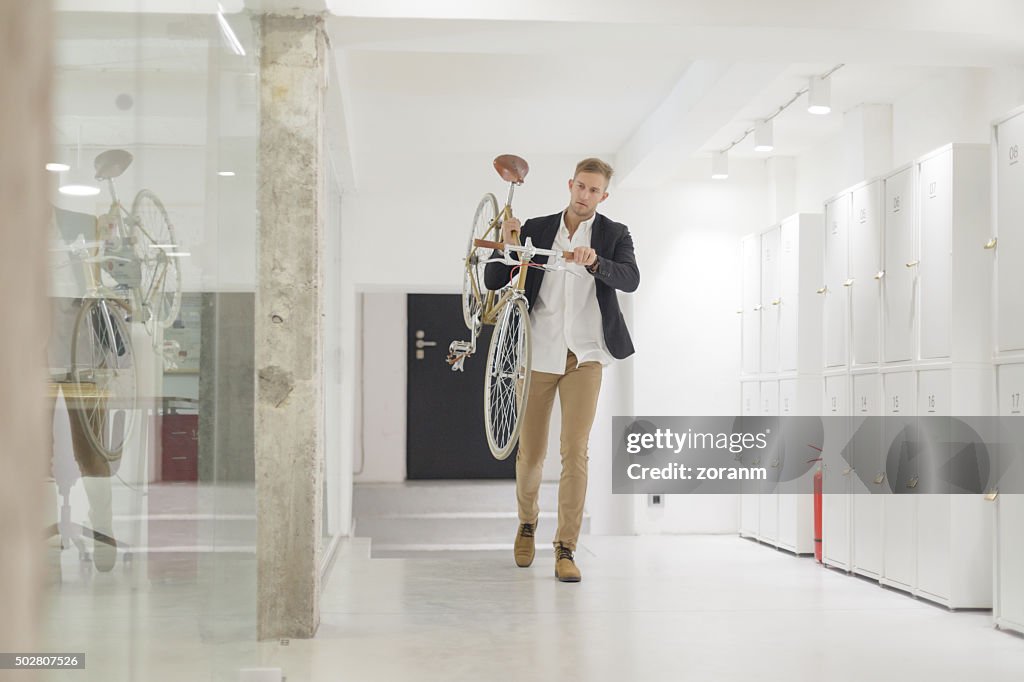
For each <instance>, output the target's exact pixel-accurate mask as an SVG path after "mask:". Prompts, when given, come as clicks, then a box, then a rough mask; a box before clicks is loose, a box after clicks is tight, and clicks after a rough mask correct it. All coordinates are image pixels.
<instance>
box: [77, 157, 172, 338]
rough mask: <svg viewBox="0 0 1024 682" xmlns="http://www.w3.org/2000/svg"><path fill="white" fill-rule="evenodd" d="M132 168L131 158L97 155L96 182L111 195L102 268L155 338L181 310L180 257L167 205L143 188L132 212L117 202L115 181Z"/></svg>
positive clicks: (103, 222) (104, 227) (105, 216)
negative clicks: (127, 297) (103, 182)
mask: <svg viewBox="0 0 1024 682" xmlns="http://www.w3.org/2000/svg"><path fill="white" fill-rule="evenodd" d="M131 163H132V155H131V153H129V152H127V151H125V150H123V149H108V150H107V151H105V152H102V153H100V154H99V155H97V156H96V159H95V161H94V164H93V165H94V167H95V169H96V179H97V180H105V181H106V183H107V189H108V191H109V192H110V208H109V209H108V210H107V212H106V213H105V214H103V215H102V216H100V222H99V226H98V227H99V231H100V235H99V237H100V239H101V240H102V242H103V245H102V251H101V256H102V258H101V260H102V267H103V269H104V270H105V271H106V272H107V273H108V274H109V275H110V276H111V277H112V278H113V279H114V281H115V282H117V287H116V288H119V289H122V290H127V291H129V292H130V294H131V296H130V298H131V301H132V311H133V313H135V314H137V315H139V317H141V319H142V322H143V324H144V325H145V327H146V331H147V332H149V334H150V336H153V337H154V341H155V336H156V334H155V332H156V327H157V325H159V326H160V327H162V328H167V327H169V326H171V325H172V324H173V323H174V321H175V320H176V319H177V317H178V311H179V310H180V309H181V268H180V267H179V265H178V258H179V257H180V254H179V253H178V252H177V248H178V245H177V242H175V239H174V226H173V225H172V224H171V221H170V219H169V218H168V216H167V210H166V209H165V208H164V205H163V202H161V201H160V199H159V198H158V197H157V196H156V195H155V194H154V193H153V192H151V191H150V190H148V189H143V190H139V192H138V193H136V195H135V198H134V199H133V200H132V208H131V211H128V210H127V209H126V208H125V207H124V206H123V205H122V204H121V202H120V200H119V199H118V198H117V192H116V191H115V190H114V178H116V177H119V176H120V175H121V174H122V173H124V172H125V171H126V170H127V169H128V167H129V166H130V165H131Z"/></svg>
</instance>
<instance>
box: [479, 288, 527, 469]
mask: <svg viewBox="0 0 1024 682" xmlns="http://www.w3.org/2000/svg"><path fill="white" fill-rule="evenodd" d="M531 353H532V348H531V337H530V317H529V312H528V310H527V307H526V301H525V300H524V299H522V298H513V299H511V300H510V301H508V302H507V303H506V304H505V305H504V306H503V307H502V310H501V314H500V315H499V316H498V320H497V323H496V324H495V325H494V334H493V335H492V336H491V344H490V347H489V348H488V350H487V365H486V367H485V370H484V431H485V432H486V434H487V445H488V447H489V448H490V449H491V454H492V455H494V458H495V459H498V460H502V459H505V458H506V457H508V456H509V455H510V454H512V451H513V450H514V449H515V447H516V444H517V443H518V442H519V432H520V430H521V429H522V426H523V415H524V414H525V413H526V401H527V398H528V397H529V394H530V367H531V365H530V363H531Z"/></svg>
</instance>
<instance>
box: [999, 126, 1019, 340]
mask: <svg viewBox="0 0 1024 682" xmlns="http://www.w3.org/2000/svg"><path fill="white" fill-rule="evenodd" d="M996 137H997V141H998V153H999V160H998V163H997V170H996V175H997V177H996V188H997V189H996V191H997V200H996V220H997V221H998V222H997V225H998V229H999V244H998V246H997V247H996V248H997V251H996V259H997V260H996V269H997V274H996V280H997V287H998V288H997V290H996V318H997V333H996V349H997V350H999V351H1013V350H1024V296H1021V295H1020V281H1021V280H1020V278H1021V273H1022V272H1024V191H1021V188H1024V158H1022V156H1021V152H1022V151H1024V150H1022V147H1024V114H1022V115H1020V116H1016V117H1014V118H1012V119H1010V120H1009V121H1006V122H1005V123H1001V124H1000V125H999V126H998V127H997V129H996Z"/></svg>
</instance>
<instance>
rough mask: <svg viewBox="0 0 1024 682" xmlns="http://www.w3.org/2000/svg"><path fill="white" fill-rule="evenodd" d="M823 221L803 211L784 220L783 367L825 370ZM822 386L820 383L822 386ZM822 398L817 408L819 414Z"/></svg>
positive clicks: (809, 371) (781, 260) (814, 371)
mask: <svg viewBox="0 0 1024 682" xmlns="http://www.w3.org/2000/svg"><path fill="white" fill-rule="evenodd" d="M823 231H824V230H823V222H822V218H821V216H820V215H816V214H810V213H799V214H796V215H794V216H790V217H789V218H787V219H786V220H784V221H782V226H781V232H780V250H779V269H780V280H779V282H780V283H779V299H778V300H779V303H778V310H779V312H778V315H779V371H780V372H798V373H800V374H819V373H820V372H821V362H822V360H821V314H822V297H821V296H817V295H815V293H814V292H815V290H816V289H817V288H818V287H820V286H821V282H822V272H823V268H822V262H821V250H822V237H823ZM819 389H820V386H819ZM817 405H818V398H817V397H816V398H815V404H814V409H813V412H808V413H807V414H817V410H818V407H817Z"/></svg>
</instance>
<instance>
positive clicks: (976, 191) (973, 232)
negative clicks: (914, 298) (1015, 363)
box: [917, 145, 994, 362]
mask: <svg viewBox="0 0 1024 682" xmlns="http://www.w3.org/2000/svg"><path fill="white" fill-rule="evenodd" d="M989 154H990V152H989V147H988V145H949V146H947V147H944V148H942V149H940V150H937V151H936V152H933V153H932V154H930V155H928V156H926V157H924V158H922V159H921V160H920V161H919V162H918V194H917V196H918V216H919V221H918V222H919V225H918V240H919V246H918V249H919V253H920V263H919V265H918V266H917V269H918V278H919V281H918V302H919V310H920V315H919V324H918V332H919V335H920V337H919V341H918V343H919V348H920V358H921V359H923V360H931V359H952V360H954V361H957V362H971V361H974V362H985V361H989V360H990V359H991V357H992V346H991V330H990V326H991V319H992V318H991V312H990V310H989V309H990V307H991V306H990V304H989V301H990V300H991V295H992V292H991V282H992V269H993V266H994V259H993V257H992V255H991V252H990V251H988V250H986V249H985V245H986V244H987V243H988V241H989V239H990V238H991V236H992V223H991V205H990V197H989V192H990V190H991V185H990V180H989V179H990V175H991V168H990V164H991V160H990V157H989ZM954 282H956V287H955V288H954V286H953V283H954ZM954 321H955V324H954Z"/></svg>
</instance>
